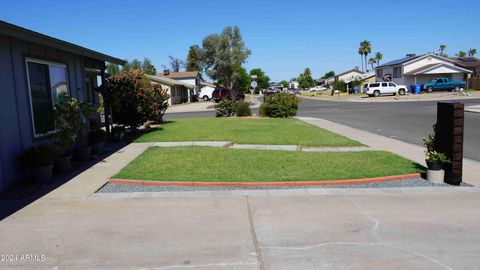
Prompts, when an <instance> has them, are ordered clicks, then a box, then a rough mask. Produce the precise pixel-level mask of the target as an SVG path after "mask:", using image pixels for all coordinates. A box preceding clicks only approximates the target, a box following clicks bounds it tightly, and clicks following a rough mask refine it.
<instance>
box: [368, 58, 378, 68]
mask: <svg viewBox="0 0 480 270" xmlns="http://www.w3.org/2000/svg"><path fill="white" fill-rule="evenodd" d="M375 63H377V60H375V58H373V57H370V59H368V64H370V65H372V69H373V65H374V64H375Z"/></svg>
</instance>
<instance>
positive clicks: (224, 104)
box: [215, 99, 238, 117]
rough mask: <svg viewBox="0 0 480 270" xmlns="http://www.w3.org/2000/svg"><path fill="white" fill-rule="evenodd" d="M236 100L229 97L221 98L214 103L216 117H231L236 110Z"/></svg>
mask: <svg viewBox="0 0 480 270" xmlns="http://www.w3.org/2000/svg"><path fill="white" fill-rule="evenodd" d="M237 106H238V102H237V101H235V100H230V99H223V100H222V101H220V102H219V103H218V104H217V105H215V110H216V112H215V116H216V117H231V116H234V115H235V112H236V111H237Z"/></svg>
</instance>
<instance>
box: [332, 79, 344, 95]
mask: <svg viewBox="0 0 480 270" xmlns="http://www.w3.org/2000/svg"><path fill="white" fill-rule="evenodd" d="M333 89H334V90H338V91H340V92H345V91H347V84H346V83H345V82H344V81H341V80H340V81H336V82H335V84H334V85H333Z"/></svg>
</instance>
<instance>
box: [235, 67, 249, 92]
mask: <svg viewBox="0 0 480 270" xmlns="http://www.w3.org/2000/svg"><path fill="white" fill-rule="evenodd" d="M234 71H235V72H234V76H235V78H234V81H233V89H236V90H241V91H248V90H249V89H250V76H248V74H247V71H246V70H245V69H244V68H243V67H241V66H236V67H235V68H234Z"/></svg>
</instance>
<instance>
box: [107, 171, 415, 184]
mask: <svg viewBox="0 0 480 270" xmlns="http://www.w3.org/2000/svg"><path fill="white" fill-rule="evenodd" d="M420 177H421V175H420V173H411V174H402V175H393V176H383V177H373V178H359V179H343V180H324V181H322V180H319V181H282V182H181V181H149V180H130V179H116V178H112V179H109V180H108V183H110V184H122V185H132V186H177V187H282V186H283V187H298V186H325V185H355V184H368V183H378V182H389V181H399V180H406V179H412V178H420Z"/></svg>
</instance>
